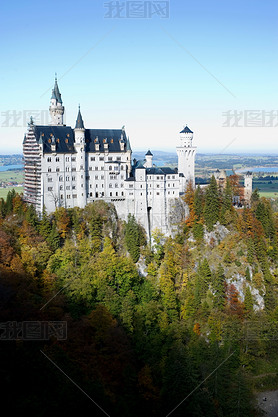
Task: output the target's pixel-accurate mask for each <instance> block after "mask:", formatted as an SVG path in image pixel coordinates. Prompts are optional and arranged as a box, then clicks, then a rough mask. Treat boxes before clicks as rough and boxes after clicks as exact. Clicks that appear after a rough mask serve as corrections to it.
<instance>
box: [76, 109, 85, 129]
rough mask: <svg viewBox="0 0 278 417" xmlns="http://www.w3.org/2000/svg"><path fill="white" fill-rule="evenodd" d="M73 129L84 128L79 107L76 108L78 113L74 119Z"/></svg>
mask: <svg viewBox="0 0 278 417" xmlns="http://www.w3.org/2000/svg"><path fill="white" fill-rule="evenodd" d="M75 129H84V122H83V119H82V116H81V112H80V107H79V109H78V115H77V119H76V124H75Z"/></svg>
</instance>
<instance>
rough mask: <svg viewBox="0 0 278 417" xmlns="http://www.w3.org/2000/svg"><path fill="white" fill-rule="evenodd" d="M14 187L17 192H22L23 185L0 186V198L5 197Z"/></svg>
mask: <svg viewBox="0 0 278 417" xmlns="http://www.w3.org/2000/svg"><path fill="white" fill-rule="evenodd" d="M12 189H14V190H15V191H16V192H17V193H18V194H20V193H23V187H7V188H0V198H4V199H5V198H6V197H7V194H8V192H9V191H11V190H12Z"/></svg>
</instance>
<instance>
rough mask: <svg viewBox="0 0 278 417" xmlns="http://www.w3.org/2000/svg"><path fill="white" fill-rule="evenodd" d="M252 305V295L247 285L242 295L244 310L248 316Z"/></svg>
mask: <svg viewBox="0 0 278 417" xmlns="http://www.w3.org/2000/svg"><path fill="white" fill-rule="evenodd" d="M253 307H254V300H253V296H252V293H251V290H250V287H249V285H247V286H246V289H245V296H244V312H245V314H246V316H247V317H250V315H251V314H252V312H253Z"/></svg>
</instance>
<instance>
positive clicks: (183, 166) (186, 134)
mask: <svg viewBox="0 0 278 417" xmlns="http://www.w3.org/2000/svg"><path fill="white" fill-rule="evenodd" d="M192 140H193V132H192V130H190V129H189V127H187V126H186V127H185V128H184V129H183V130H182V131H181V132H180V140H179V145H178V146H177V154H178V172H179V175H180V193H184V192H185V189H186V185H187V184H188V182H189V181H192V184H193V187H195V155H196V149H197V148H196V147H194V146H192Z"/></svg>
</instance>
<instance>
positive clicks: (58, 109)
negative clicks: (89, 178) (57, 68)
mask: <svg viewBox="0 0 278 417" xmlns="http://www.w3.org/2000/svg"><path fill="white" fill-rule="evenodd" d="M64 110H65V109H64V107H63V102H62V97H61V93H60V90H59V87H58V82H57V76H56V75H55V82H54V88H53V89H52V95H51V100H50V107H49V112H50V116H51V122H50V125H53V126H57V125H63V116H64Z"/></svg>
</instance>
